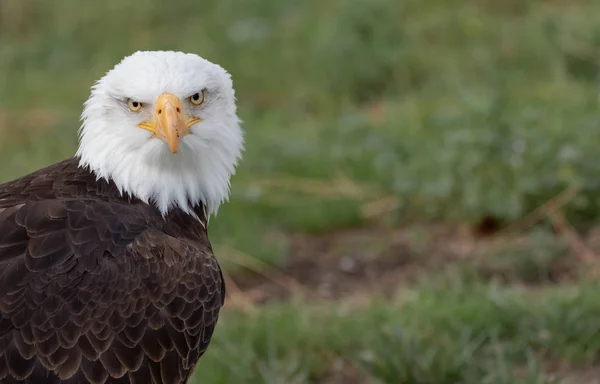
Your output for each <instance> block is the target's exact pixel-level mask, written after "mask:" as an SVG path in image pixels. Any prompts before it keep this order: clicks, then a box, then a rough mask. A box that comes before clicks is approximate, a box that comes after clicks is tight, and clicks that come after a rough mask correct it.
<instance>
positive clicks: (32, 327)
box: [0, 197, 225, 383]
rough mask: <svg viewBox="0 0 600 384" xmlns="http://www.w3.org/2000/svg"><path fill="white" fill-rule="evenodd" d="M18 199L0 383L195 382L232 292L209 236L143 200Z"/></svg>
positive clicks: (2, 266) (5, 263) (11, 221)
mask: <svg viewBox="0 0 600 384" xmlns="http://www.w3.org/2000/svg"><path fill="white" fill-rule="evenodd" d="M14 203H15V204H12V205H10V206H6V205H4V206H1V207H0V381H1V382H2V383H24V382H37V381H35V379H36V378H42V377H43V379H40V380H42V381H40V382H45V383H53V382H54V383H59V382H60V383H63V382H73V383H75V382H77V383H79V382H83V383H85V382H89V383H105V382H140V383H182V382H185V380H187V377H188V376H189V374H190V373H191V371H192V370H193V367H194V365H195V363H196V361H197V360H198V359H199V358H200V356H201V355H202V354H203V353H204V351H205V350H206V348H207V346H208V343H209V342H210V339H211V336H212V333H213V331H214V328H215V325H216V322H217V318H218V313H219V310H220V308H221V307H222V305H223V300H224V295H225V291H224V283H223V278H222V275H221V271H220V268H219V265H218V264H217V262H216V260H215V258H214V256H213V254H212V250H211V247H210V243H209V242H208V239H207V238H206V237H205V236H198V237H194V236H191V235H190V233H191V232H189V231H187V232H186V230H185V228H183V227H184V225H189V224H190V223H183V222H181V223H179V222H176V221H173V222H169V221H168V220H167V221H166V222H164V223H163V224H161V225H157V224H156V223H158V222H160V220H158V219H160V218H158V217H152V216H151V215H149V214H148V212H146V211H145V210H144V209H141V208H140V207H139V206H138V205H136V204H125V203H122V204H119V203H115V202H114V201H104V200H102V199H99V198H97V197H95V198H89V199H86V198H81V197H78V198H63V199H58V198H55V199H44V200H34V201H32V200H30V201H18V202H17V201H15V202H14ZM154 219H156V220H154ZM152 221H154V223H152ZM175 233H181V234H185V235H182V236H181V237H178V236H175V235H174V234H175Z"/></svg>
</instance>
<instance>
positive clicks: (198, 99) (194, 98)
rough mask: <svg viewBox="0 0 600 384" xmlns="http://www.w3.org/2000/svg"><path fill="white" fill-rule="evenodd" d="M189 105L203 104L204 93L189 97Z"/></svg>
mask: <svg viewBox="0 0 600 384" xmlns="http://www.w3.org/2000/svg"><path fill="white" fill-rule="evenodd" d="M190 103H192V104H194V105H200V104H202V103H204V91H202V92H198V93H194V94H193V95H192V96H190Z"/></svg>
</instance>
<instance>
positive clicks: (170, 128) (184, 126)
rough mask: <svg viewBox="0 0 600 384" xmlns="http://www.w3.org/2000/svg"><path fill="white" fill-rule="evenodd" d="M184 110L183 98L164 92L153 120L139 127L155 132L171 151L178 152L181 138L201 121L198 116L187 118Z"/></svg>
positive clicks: (159, 98) (158, 101)
mask: <svg viewBox="0 0 600 384" xmlns="http://www.w3.org/2000/svg"><path fill="white" fill-rule="evenodd" d="M182 111H183V108H182V107H181V100H179V98H178V97H177V96H175V95H172V94H170V93H163V94H162V95H160V96H159V97H158V100H157V102H156V107H155V109H154V119H153V121H150V122H146V123H141V124H138V127H140V128H143V129H147V130H149V131H150V132H152V133H154V135H153V137H158V138H161V139H163V140H164V141H165V142H166V143H167V145H168V146H169V149H170V150H171V152H172V153H177V151H178V148H179V141H180V140H181V138H182V137H183V136H184V135H187V134H188V133H190V132H189V130H190V129H189V128H190V127H191V126H192V125H193V124H195V123H197V122H198V121H200V119H198V118H192V117H188V118H186V117H185V116H184V114H183V112H182Z"/></svg>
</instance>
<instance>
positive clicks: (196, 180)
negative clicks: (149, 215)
mask: <svg viewBox="0 0 600 384" xmlns="http://www.w3.org/2000/svg"><path fill="white" fill-rule="evenodd" d="M202 91H205V100H204V102H203V103H202V104H201V105H200V106H196V105H194V104H192V103H191V101H190V99H189V98H190V96H191V95H193V94H195V93H199V92H202ZM163 93H170V94H173V95H175V96H177V97H178V98H179V99H180V100H181V106H182V109H183V112H184V113H186V114H187V115H189V116H192V117H197V118H200V121H199V122H197V123H195V124H194V125H192V126H191V128H190V132H189V133H190V134H187V135H184V136H183V137H182V138H181V141H180V142H179V150H178V152H177V153H171V151H170V150H169V147H168V145H167V143H166V142H165V141H163V140H161V139H159V138H155V137H152V133H151V132H149V131H147V130H145V129H142V128H139V127H138V126H137V125H138V124H140V123H142V122H144V121H148V120H152V119H153V118H154V117H153V114H154V108H153V106H154V104H155V103H156V101H157V99H158V97H159V96H160V95H161V94H163ZM128 100H134V101H137V102H139V103H142V105H143V108H142V109H141V110H140V111H138V112H132V111H131V110H130V109H129V108H128V104H127V103H128ZM82 122H83V123H82V126H81V129H80V135H79V136H80V138H79V148H78V150H77V154H76V156H78V157H79V159H80V166H83V167H89V169H90V170H91V171H92V172H94V173H95V175H96V176H97V177H98V178H104V179H107V180H112V181H113V182H114V183H115V184H116V185H117V187H118V188H119V190H120V191H121V193H125V194H128V195H131V196H134V197H137V198H138V199H140V200H142V201H144V202H146V203H149V204H154V205H155V206H156V207H157V208H158V209H159V210H160V212H161V213H162V214H163V215H164V214H166V213H167V212H168V211H169V210H170V209H173V208H180V209H182V210H184V211H185V212H187V213H190V214H192V208H193V207H194V206H196V205H198V204H204V206H205V209H206V211H207V214H208V215H211V214H216V212H217V210H218V208H219V205H220V204H221V203H223V202H224V201H226V200H227V199H228V197H229V181H230V177H231V175H233V174H234V173H235V167H236V165H237V162H238V160H239V159H240V157H241V152H242V150H243V145H244V139H243V133H242V130H241V128H240V126H239V123H240V121H239V119H238V117H237V114H236V104H235V95H234V90H233V86H232V82H231V76H230V75H229V74H228V73H227V72H226V71H225V70H224V69H223V68H221V67H220V66H218V65H216V64H213V63H211V62H209V61H207V60H205V59H203V58H201V57H200V56H198V55H194V54H186V53H182V52H165V51H154V52H136V53H134V54H133V55H131V56H128V57H126V58H125V59H123V60H122V61H121V63H119V64H117V65H116V66H115V67H114V68H113V69H112V70H110V71H109V72H108V73H107V74H106V75H105V76H104V77H103V78H102V79H100V80H99V81H98V82H97V83H96V84H95V85H94V86H93V87H92V93H91V95H90V97H89V99H88V100H87V102H86V103H85V107H84V110H83V113H82Z"/></svg>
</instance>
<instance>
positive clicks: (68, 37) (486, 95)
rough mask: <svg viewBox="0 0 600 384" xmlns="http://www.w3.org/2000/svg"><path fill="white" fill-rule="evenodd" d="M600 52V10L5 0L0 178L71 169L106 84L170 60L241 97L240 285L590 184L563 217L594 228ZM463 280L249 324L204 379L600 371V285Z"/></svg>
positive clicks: (297, 306) (226, 324) (230, 337)
mask: <svg viewBox="0 0 600 384" xmlns="http://www.w3.org/2000/svg"><path fill="white" fill-rule="evenodd" d="M599 48H600V3H599V2H597V1H593V0H572V1H566V0H548V1H546V0H504V1H492V0H462V1H459V0H328V1H324V0H305V1H292V0H247V1H233V0H218V1H217V0H214V1H213V0H211V1H196V0H185V1H178V2H172V3H168V2H165V1H158V0H137V1H131V2H125V1H122V0H104V1H102V2H100V1H76V0H55V1H41V0H4V1H0V164H2V167H0V180H1V181H5V180H8V179H10V178H13V177H17V176H19V175H22V174H24V173H26V172H28V171H32V170H35V169H37V168H39V167H41V166H44V165H47V164H49V163H51V162H55V161H59V160H61V159H63V158H65V157H68V156H71V155H72V154H73V152H74V150H75V148H76V130H77V128H78V126H79V122H78V118H79V114H80V112H81V105H82V103H83V102H84V100H85V99H86V98H87V96H88V93H89V88H90V86H91V85H92V84H93V82H94V81H95V80H96V79H98V78H99V77H101V76H102V75H103V74H104V73H105V72H106V71H107V70H108V69H109V68H111V67H112V66H113V65H114V64H115V63H117V62H118V61H119V60H120V59H121V58H122V57H123V56H125V55H128V54H130V53H132V52H133V51H135V50H143V49H171V50H184V51H189V52H195V53H198V54H200V55H202V56H204V57H206V58H207V59H209V60H211V61H214V62H217V63H219V64H220V65H222V66H223V67H225V68H226V69H228V70H229V71H230V72H231V73H232V75H233V79H234V85H235V87H236V90H237V97H238V100H239V107H240V111H239V113H240V116H241V118H242V119H243V121H244V125H243V127H244V129H245V131H246V139H247V149H246V152H245V157H244V160H243V162H242V164H241V166H240V168H239V171H238V174H237V175H236V176H235V177H234V179H233V185H232V201H231V202H230V203H228V204H227V205H225V206H223V207H222V209H221V211H220V213H219V215H218V217H217V218H216V219H213V220H212V221H211V229H210V231H211V238H212V241H213V243H214V244H216V248H217V250H219V249H221V250H222V253H221V255H222V260H223V263H224V264H225V265H226V266H228V268H234V267H235V265H230V264H232V263H228V262H227V261H228V258H227V250H235V252H241V253H243V254H246V255H249V256H251V257H255V258H258V259H261V260H263V261H265V262H267V263H270V264H274V265H276V266H282V265H285V263H286V257H287V256H288V255H289V254H290V251H291V250H290V241H289V235H290V234H292V233H296V232H305V233H317V234H322V233H328V232H330V231H338V230H343V229H345V228H357V227H358V228H360V227H372V226H373V225H375V224H374V223H377V225H380V223H382V222H383V223H385V225H387V226H391V227H395V226H409V225H411V224H413V223H419V222H427V221H450V222H461V223H466V224H469V223H473V224H475V223H477V222H479V220H481V219H482V218H485V217H490V216H491V217H495V218H497V219H499V220H502V221H506V222H514V221H518V220H520V219H522V218H523V217H524V216H525V215H526V214H527V213H528V212H530V211H532V210H533V209H535V208H536V207H538V206H539V205H541V204H543V203H544V202H546V201H547V200H548V199H549V198H551V197H553V196H555V195H556V194H557V193H559V192H560V191H563V190H564V189H566V188H569V187H573V186H575V185H577V186H581V191H580V193H579V194H578V195H577V196H576V198H574V199H572V201H570V202H569V204H568V205H567V206H566V207H565V212H566V214H567V217H568V218H569V220H570V221H571V222H572V223H574V224H576V225H577V226H582V227H583V226H588V225H593V224H594V223H595V221H596V217H597V214H598V212H599V209H600V199H599V194H598V192H599V185H598V181H597V180H598V175H600V161H598V153H599V152H598V149H599V148H600V129H598V128H599V124H600V108H598V107H599V105H598V87H597V85H598V84H597V77H598V62H599V58H600V51H599ZM378 201H385V202H388V203H387V205H384V208H385V209H383V210H382V211H381V212H379V211H376V212H375V213H372V211H370V210H369V209H367V208H368V207H369V206H372V205H373V203H374V202H378ZM369 212H371V213H369ZM521 256H522V257H523V258H525V259H526V260H528V259H527V257H528V255H527V254H524V255H521ZM315 257H318V255H315ZM515 260H517V258H515ZM519 260H521V259H519ZM535 260H538V259H535ZM519 262H520V261H519ZM542 264H543V263H542ZM535 265H538V264H535V263H534V266H535ZM467 269H468V266H467ZM457 273H458V274H459V275H458V277H456V276H455V277H454V278H449V279H448V276H446V275H445V274H443V276H431V278H430V279H429V280H427V281H426V282H424V283H422V284H420V285H418V286H416V287H414V288H411V290H410V291H409V292H406V293H403V294H402V295H401V296H402V298H403V299H398V300H383V299H381V300H379V299H376V298H375V299H374V301H373V303H372V304H369V305H368V306H361V307H357V308H355V307H353V306H352V304H351V303H346V302H344V301H341V302H339V303H336V304H335V305H331V304H325V303H317V302H314V303H313V302H306V301H294V300H292V301H290V302H285V303H280V304H270V305H267V306H265V307H260V308H257V309H256V310H255V312H251V313H246V312H241V311H240V312H237V311H235V310H232V311H231V312H228V313H226V315H224V316H223V319H222V321H221V323H220V325H219V328H218V332H217V333H216V336H215V339H214V342H213V344H212V345H211V348H210V349H209V352H208V354H207V356H206V358H205V359H204V360H203V361H202V362H201V363H200V364H199V368H198V374H197V377H196V379H197V382H206V383H273V384H274V383H313V382H322V383H327V382H331V383H335V382H340V383H341V382H344V381H343V379H340V377H343V372H342V371H344V370H345V369H350V370H351V371H352V372H354V373H353V377H355V378H357V379H356V380H358V381H357V382H360V383H362V382H365V383H407V384H408V383H410V384H417V383H432V384H444V383H494V384H495V383H517V382H521V383H546V382H553V381H552V380H554V379H553V378H552V377H553V372H556V371H560V370H561V369H559V368H560V367H563V366H565V365H566V366H568V367H570V368H569V369H579V368H581V367H587V366H590V364H591V363H592V362H593V361H594V359H595V356H597V354H598V346H599V343H600V335H599V334H598V328H599V327H600V300H599V299H598V297H599V296H598V294H599V293H600V292H599V290H598V287H597V286H595V285H594V284H590V283H588V282H581V283H572V284H570V285H568V286H565V285H561V286H558V287H549V288H544V289H536V290H533V291H530V290H525V291H523V290H519V289H518V287H516V285H515V286H509V287H507V286H496V285H494V284H489V283H485V282H483V281H473V282H469V283H465V282H464V280H465V279H466V278H465V276H463V275H461V273H462V274H464V271H463V272H460V273H459V272H457ZM467 275H468V273H467ZM461 276H462V277H461ZM439 280H442V281H444V282H445V283H444V284H441V285H440V284H438V283H435V282H437V281H439ZM549 362H550V363H549ZM557 367H558V368H557ZM336 369H337V370H338V371H336ZM582 369H583V368H582ZM599 375H600V374H599ZM336 380H338V381H336ZM340 380H342V381H340Z"/></svg>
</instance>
